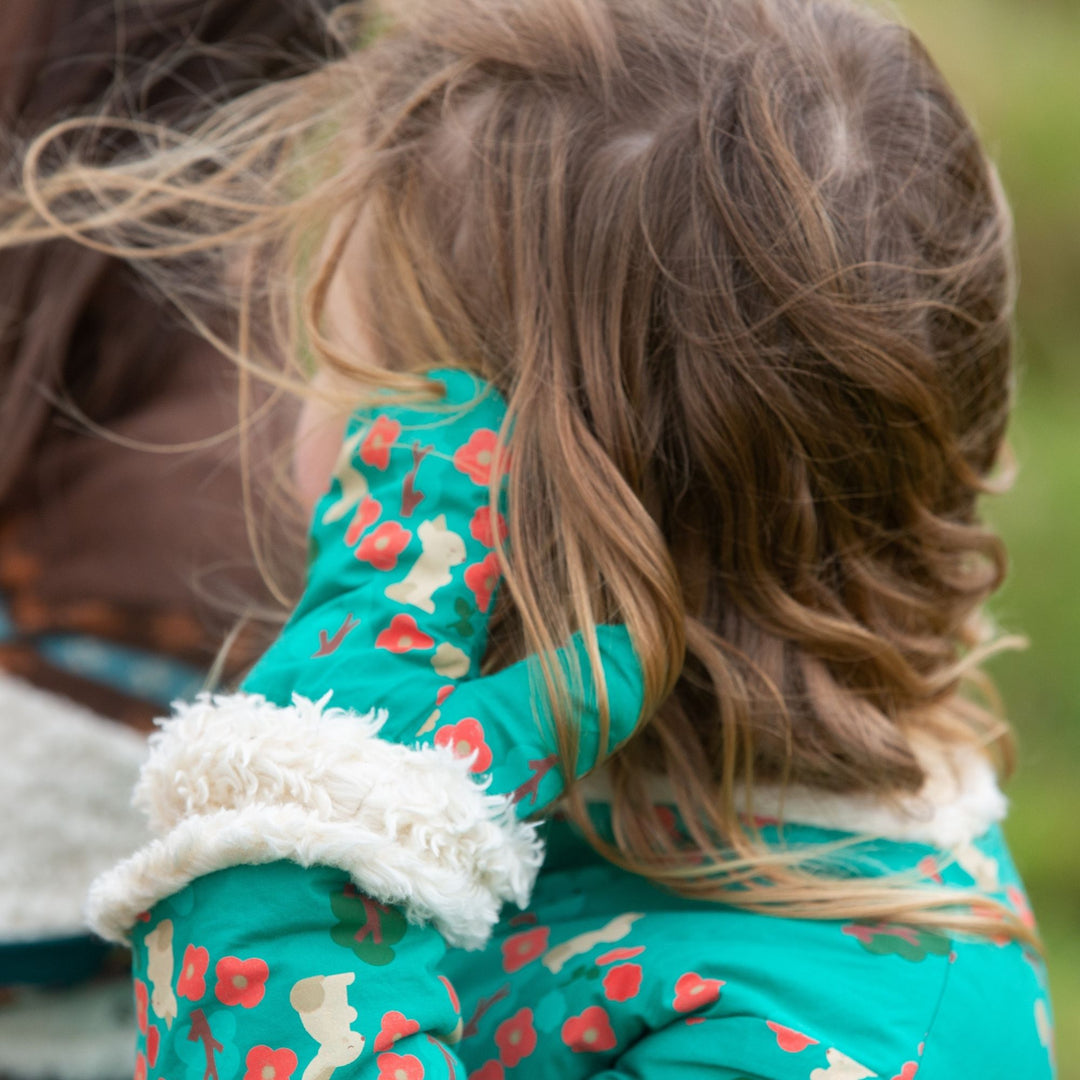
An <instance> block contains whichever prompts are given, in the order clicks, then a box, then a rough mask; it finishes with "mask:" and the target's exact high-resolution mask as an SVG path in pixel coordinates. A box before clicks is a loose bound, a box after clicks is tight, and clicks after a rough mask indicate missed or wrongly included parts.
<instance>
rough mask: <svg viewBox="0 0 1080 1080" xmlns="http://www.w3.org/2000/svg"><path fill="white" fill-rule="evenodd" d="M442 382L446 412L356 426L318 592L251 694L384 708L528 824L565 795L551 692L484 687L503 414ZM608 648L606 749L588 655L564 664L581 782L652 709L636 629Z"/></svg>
mask: <svg viewBox="0 0 1080 1080" xmlns="http://www.w3.org/2000/svg"><path fill="white" fill-rule="evenodd" d="M438 381H439V382H441V383H442V385H443V386H444V387H445V389H446V410H448V411H444V412H440V413H433V412H432V411H431V410H427V409H425V410H423V411H420V410H412V409H406V408H394V409H388V410H385V411H380V412H377V413H366V414H365V413H358V414H357V415H355V416H354V417H353V418H352V421H351V423H350V425H349V427H348V429H347V432H346V436H345V441H344V445H343V447H342V450H341V454H340V456H339V459H338V463H337V466H336V469H335V476H334V479H333V481H332V484H331V487H330V489H329V491H327V493H326V494H325V495H324V497H323V498H322V500H321V501H320V502H319V504H318V505H317V506H316V508H315V512H314V515H313V521H312V526H311V552H312V559H311V565H310V569H309V577H308V587H307V589H306V591H305V594H304V597H303V599H302V600H301V602H300V604H299V606H298V607H297V609H296V611H295V612H294V614H293V616H292V618H291V619H290V621H289V623H288V625H287V626H286V628H285V630H284V632H283V633H282V635H281V637H280V638H279V639H278V641H277V642H276V644H275V645H274V646H272V648H271V649H270V650H269V651H268V652H267V654H266V655H265V656H264V657H263V659H262V660H261V661H260V663H259V664H258V665H256V667H255V669H254V671H253V672H252V673H251V675H250V676H249V678H248V679H247V681H246V683H245V686H244V689H245V690H247V691H248V692H251V693H259V694H263V695H265V696H266V697H267V698H269V699H270V700H272V701H274V702H276V703H277V704H279V705H287V704H288V703H289V702H290V700H291V699H292V695H293V694H301V695H303V696H304V697H306V698H309V699H311V700H316V701H317V700H320V699H322V698H323V697H324V695H326V694H327V693H329V694H330V695H331V696H330V699H329V702H330V704H331V705H334V706H337V707H339V708H341V707H344V708H351V709H354V710H358V711H361V712H363V711H366V710H368V709H371V708H377V709H384V710H385V712H386V718H385V721H384V723H383V726H382V728H381V732H380V733H381V736H382V737H383V738H384V739H391V740H394V741H398V742H404V743H409V744H414V745H415V744H422V743H433V744H435V745H436V746H445V747H448V748H450V749H451V750H452V751H453V752H454V753H456V754H460V755H462V756H465V757H467V758H468V759H469V760H470V763H471V770H472V772H473V773H474V774H475V775H476V776H477V777H478V778H480V779H483V780H485V781H488V780H490V783H491V790H492V791H497V792H499V793H502V794H507V795H512V796H513V798H514V800H515V805H516V807H517V808H518V812H519V813H520V814H523V815H525V814H535V813H536V812H538V811H540V810H542V809H543V808H544V807H545V806H548V805H550V803H551V802H552V801H553V800H554V799H555V798H557V797H558V795H559V794H561V791H562V786H563V781H562V776H561V773H560V770H559V769H558V768H557V767H556V766H557V760H556V755H555V746H556V744H555V738H554V732H553V730H552V728H551V724H550V722H549V719H548V710H547V707H546V704H545V695H544V694H543V693H542V692H541V691H540V687H542V685H543V680H542V679H541V678H540V677H539V672H538V671H537V670H536V669H535V668H534V666H533V665H530V664H528V663H522V664H519V665H516V666H514V667H513V668H511V669H509V670H507V671H505V672H502V673H500V674H498V675H496V676H493V677H488V678H483V679H481V678H479V672H480V661H481V658H482V657H483V653H484V648H485V646H486V644H487V620H488V616H489V615H490V613H491V611H492V608H493V606H494V602H495V595H496V592H497V590H498V587H499V581H500V577H501V571H500V566H499V556H498V554H497V552H496V550H495V545H496V536H497V535H499V536H501V537H502V538H503V539H505V537H506V528H507V526H506V520H505V517H504V513H503V512H502V510H496V511H493V510H492V507H491V506H490V495H489V490H490V484H491V479H492V472H493V470H495V469H496V468H497V467H498V466H505V464H506V463H507V461H508V455H509V453H511V452H512V451H511V450H508V449H505V448H503V447H501V446H500V444H499V435H498V433H499V429H500V427H501V425H502V421H503V418H504V415H505V408H504V405H503V403H502V400H501V399H500V398H499V396H498V394H496V393H495V392H494V390H493V389H492V388H491V387H489V386H486V385H485V384H483V383H481V382H479V381H477V380H476V379H474V378H473V377H472V376H470V375H468V374H466V373H464V372H460V371H447V372H441V373H439V374H438ZM500 471H501V470H500ZM599 646H600V649H601V655H602V658H603V661H604V667H605V675H606V681H607V684H608V692H609V695H610V699H611V716H612V726H611V735H610V738H609V740H608V741H609V744H610V745H609V746H608V747H606V748H605V747H602V746H601V745H600V740H599V734H598V729H599V725H598V724H597V723H596V722H595V720H596V713H595V710H596V699H595V694H594V688H593V685H592V681H591V678H590V677H589V665H588V664H587V662H585V660H586V654H585V649H584V645H583V643H582V642H581V641H580V640H575V641H574V642H571V643H570V644H569V645H568V646H567V648H566V650H565V651H564V653H563V655H562V661H563V663H564V666H565V667H570V666H571V665H573V666H574V667H575V668H576V669H580V670H581V671H582V674H583V684H582V685H581V686H580V688H579V689H578V691H577V700H576V701H575V703H574V704H575V706H576V710H575V711H576V714H577V715H578V717H579V728H580V735H581V747H580V752H579V757H578V762H577V770H578V773H579V774H584V773H585V772H587V771H589V770H590V769H592V768H593V767H594V766H595V765H596V764H597V760H598V758H599V757H600V755H601V754H602V753H603V752H604V751H605V750H608V751H610V750H611V749H613V748H614V747H615V746H616V745H617V744H618V743H619V742H621V741H622V740H623V739H625V738H626V737H628V736H629V735H630V734H631V733H632V731H633V729H634V727H635V726H636V724H637V720H638V715H639V712H640V707H641V682H640V672H639V668H638V665H637V662H636V658H635V656H634V652H633V649H632V647H631V646H630V643H629V640H628V636H627V633H626V631H625V629H624V628H622V627H601V628H600V630H599ZM575 652H576V653H577V656H576V657H574V656H573V655H572V654H573V653H575Z"/></svg>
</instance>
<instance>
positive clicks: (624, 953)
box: [596, 945, 645, 967]
mask: <svg viewBox="0 0 1080 1080" xmlns="http://www.w3.org/2000/svg"><path fill="white" fill-rule="evenodd" d="M644 951H645V946H644V945H631V946H630V947H629V948H621V949H611V950H609V951H608V952H606V953H604V955H603V956H598V957H597V958H596V963H597V966H598V967H603V966H604V965H605V964H614V963H615V961H616V960H632V959H633V958H634V957H635V956H640V955H641V954H642V953H643V952H644Z"/></svg>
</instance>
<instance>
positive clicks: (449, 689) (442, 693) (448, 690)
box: [435, 683, 454, 705]
mask: <svg viewBox="0 0 1080 1080" xmlns="http://www.w3.org/2000/svg"><path fill="white" fill-rule="evenodd" d="M453 692H454V686H453V684H452V683H451V684H450V685H449V686H440V687H439V692H438V693H437V694H436V695H435V704H436V705H441V704H442V703H443V702H444V701H445V700H446V699H447V698H448V697H449V696H450V695H451V694H452V693H453Z"/></svg>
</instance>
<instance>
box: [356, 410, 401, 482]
mask: <svg viewBox="0 0 1080 1080" xmlns="http://www.w3.org/2000/svg"><path fill="white" fill-rule="evenodd" d="M400 434H401V424H400V423H398V421H397V420H391V419H390V417H389V416H380V417H379V418H378V419H377V420H376V421H375V423H374V424H372V425H371V430H370V431H369V432H368V433H367V435H365V436H364V441H363V442H362V443H361V444H360V460H361V461H362V462H363V463H364V464H365V465H371V466H373V467H374V468H376V469H385V468H386V467H387V466H388V465H389V464H390V447H392V446H393V445H394V443H396V442H397V439H398V436H399V435H400Z"/></svg>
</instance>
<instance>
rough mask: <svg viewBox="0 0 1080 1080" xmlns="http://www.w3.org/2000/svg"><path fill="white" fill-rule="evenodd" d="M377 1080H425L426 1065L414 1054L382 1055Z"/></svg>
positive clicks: (377, 1059) (379, 1058)
mask: <svg viewBox="0 0 1080 1080" xmlns="http://www.w3.org/2000/svg"><path fill="white" fill-rule="evenodd" d="M376 1064H377V1065H378V1066H379V1075H378V1078H377V1080H424V1064H423V1062H422V1061H421V1060H420V1059H419V1058H418V1057H416V1056H415V1055H413V1054H380V1055H379V1056H378V1058H376Z"/></svg>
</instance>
